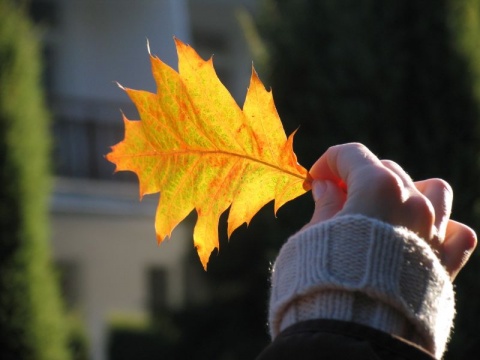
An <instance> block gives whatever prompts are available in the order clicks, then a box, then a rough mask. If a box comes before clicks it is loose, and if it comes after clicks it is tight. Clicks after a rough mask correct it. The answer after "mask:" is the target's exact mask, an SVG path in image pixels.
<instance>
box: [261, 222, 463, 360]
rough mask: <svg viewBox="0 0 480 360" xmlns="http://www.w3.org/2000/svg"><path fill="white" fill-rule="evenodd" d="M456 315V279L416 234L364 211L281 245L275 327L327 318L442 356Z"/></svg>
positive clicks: (272, 311) (276, 276)
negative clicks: (366, 327)
mask: <svg viewBox="0 0 480 360" xmlns="http://www.w3.org/2000/svg"><path fill="white" fill-rule="evenodd" d="M453 317H454V293H453V287H452V283H451V281H450V279H449V276H448V274H447V273H446V271H445V269H444V268H443V266H442V265H441V264H440V261H439V260H438V258H437V256H436V255H435V254H434V253H433V251H432V250H431V248H430V246H429V245H428V244H426V243H425V241H424V240H422V239H421V238H419V237H418V236H417V235H416V234H414V233H413V232H410V231H408V230H406V229H405V228H401V227H394V226H391V225H389V224H386V223H383V222H381V221H378V220H375V219H371V218H367V217H364V216H361V215H352V216H342V217H338V218H334V219H332V220H329V221H326V222H323V223H320V224H318V225H316V226H312V227H309V228H307V229H305V230H302V231H300V232H299V233H297V234H295V235H294V236H292V237H291V238H290V239H289V240H288V241H287V243H286V244H285V245H284V246H283V247H282V249H281V251H280V254H279V255H278V258H277V260H276V262H275V265H274V269H273V273H272V290H271V298H270V313H269V322H270V331H271V334H272V337H275V336H276V335H277V334H278V333H279V332H280V331H281V330H283V329H285V328H286V327H288V326H289V325H292V324H294V323H295V322H298V321H302V320H308V319H318V318H328V319H337V320H344V321H353V322H358V323H362V324H364V325H369V326H372V327H375V328H377V329H379V330H382V331H385V332H388V333H392V334H396V335H398V336H402V337H404V338H407V339H409V340H412V341H415V342H417V343H418V344H419V345H421V346H423V347H424V348H425V349H427V350H428V351H430V352H431V353H432V354H434V355H435V356H436V357H437V358H440V357H441V356H442V354H443V352H444V350H445V346H446V343H447V341H448V339H449V335H450V330H451V327H452V323H453Z"/></svg>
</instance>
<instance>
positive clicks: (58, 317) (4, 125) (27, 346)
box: [0, 0, 69, 360]
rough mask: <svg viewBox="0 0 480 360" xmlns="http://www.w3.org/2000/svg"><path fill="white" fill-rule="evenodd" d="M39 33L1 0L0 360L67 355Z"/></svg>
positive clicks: (62, 358)
mask: <svg viewBox="0 0 480 360" xmlns="http://www.w3.org/2000/svg"><path fill="white" fill-rule="evenodd" d="M35 38H36V35H35V32H34V30H33V28H32V26H31V25H30V23H29V22H28V20H27V17H26V16H25V15H24V13H23V11H21V10H20V9H18V8H17V7H16V6H15V5H13V2H10V1H6V0H3V1H0V358H1V359H2V360H22V359H34V360H55V359H58V360H65V359H69V353H68V350H67V331H65V330H66V327H65V324H64V322H63V321H64V320H63V318H62V305H61V301H60V297H59V292H58V288H57V284H56V279H55V277H54V275H53V270H52V267H51V264H50V253H49V247H48V236H49V234H48V197H49V189H50V183H49V171H48V169H49V164H48V159H49V150H50V134H49V115H48V113H47V111H46V108H45V104H44V99H43V94H42V90H41V87H40V63H39V46H38V43H37V41H36V39H35Z"/></svg>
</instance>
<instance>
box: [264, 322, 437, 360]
mask: <svg viewBox="0 0 480 360" xmlns="http://www.w3.org/2000/svg"><path fill="white" fill-rule="evenodd" d="M314 359H315V360H343V359H348V360H387V359H388V360H435V358H434V357H433V356H432V355H431V354H429V353H428V352H426V351H425V350H423V349H422V348H420V347H419V346H417V345H415V344H414V343H411V342H408V341H406V340H404V339H401V338H399V337H396V336H393V335H391V334H388V333H385V332H382V331H379V330H376V329H374V328H371V327H368V326H364V325H360V324H357V323H352V322H347V321H338V320H324V319H320V320H307V321H302V322H299V323H296V324H294V325H292V326H290V327H288V328H286V329H285V330H283V331H282V332H281V333H280V334H279V335H278V336H277V337H276V338H275V340H274V341H273V342H272V343H271V344H270V345H269V346H267V347H266V348H265V349H264V350H263V351H262V353H261V354H260V355H259V356H258V357H257V358H256V360H314Z"/></svg>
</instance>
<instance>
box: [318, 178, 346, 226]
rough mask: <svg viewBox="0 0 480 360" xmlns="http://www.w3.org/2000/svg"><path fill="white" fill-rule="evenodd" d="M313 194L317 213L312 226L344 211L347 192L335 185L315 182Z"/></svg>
mask: <svg viewBox="0 0 480 360" xmlns="http://www.w3.org/2000/svg"><path fill="white" fill-rule="evenodd" d="M312 194H313V199H314V200H315V211H314V213H313V216H312V220H310V224H311V225H313V224H315V223H318V222H321V221H325V220H328V219H330V218H332V217H333V216H335V215H336V214H337V213H338V212H339V211H340V210H342V208H343V205H344V204H345V199H346V195H345V192H344V191H343V190H342V189H341V188H340V187H339V186H338V185H336V184H335V183H333V182H332V181H328V180H314V181H313V183H312Z"/></svg>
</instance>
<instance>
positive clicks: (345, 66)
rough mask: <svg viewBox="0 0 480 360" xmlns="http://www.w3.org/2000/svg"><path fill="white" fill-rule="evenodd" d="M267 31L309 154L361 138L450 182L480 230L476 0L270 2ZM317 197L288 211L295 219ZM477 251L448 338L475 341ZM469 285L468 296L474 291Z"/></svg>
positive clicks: (416, 172)
mask: <svg viewBox="0 0 480 360" xmlns="http://www.w3.org/2000/svg"><path fill="white" fill-rule="evenodd" d="M262 5H263V11H262V17H261V19H260V22H259V29H260V33H261V35H262V37H263V39H264V41H265V43H266V47H267V52H268V54H269V58H268V59H269V62H268V66H267V67H265V71H266V72H267V73H268V74H269V77H270V85H271V86H272V88H273V91H274V98H275V102H276V104H277V107H278V110H279V113H280V116H281V118H282V120H283V122H284V124H285V126H286V130H287V132H291V131H293V130H294V129H296V128H297V127H300V129H299V131H298V133H297V135H296V149H295V150H296V152H297V154H298V157H299V159H300V162H301V163H302V164H304V165H307V166H308V165H309V164H313V162H314V161H315V160H316V159H317V158H318V156H319V155H320V154H321V153H322V152H323V151H324V150H325V149H326V148H327V147H328V146H330V145H334V144H337V143H343V142H349V141H359V142H362V143H364V144H366V145H367V146H368V147H370V148H371V149H372V150H373V151H374V152H375V153H377V154H378V155H379V156H380V157H381V158H390V159H393V160H395V161H397V162H399V163H400V164H402V166H405V168H406V169H407V171H409V172H410V175H411V176H412V177H413V178H414V179H422V178H429V177H442V178H444V179H446V180H447V181H448V182H449V183H450V184H451V185H452V187H453V188H454V191H455V201H454V212H453V218H455V219H456V220H460V221H463V222H466V223H468V224H469V225H471V226H472V227H474V228H475V227H476V228H477V229H478V225H479V224H480V221H479V212H478V211H477V210H476V207H478V203H479V198H480V186H479V184H478V179H479V178H480V166H479V161H478V159H479V154H480V151H479V150H480V142H479V123H478V122H479V119H480V112H479V109H480V106H479V105H480V47H479V46H478V44H479V43H480V3H479V2H478V1H476V0H426V1H417V0H405V1H397V0H367V1H357V0H320V1H318V0H300V1H293V0H264V1H263V3H262ZM310 213H311V206H308V205H307V204H306V203H305V206H304V207H303V208H302V207H300V208H299V209H296V210H295V211H292V212H291V222H290V223H291V224H290V225H291V226H292V228H295V227H298V226H300V225H301V224H302V222H303V221H305V219H306V218H308V216H309V214H310ZM479 266H480V264H479V259H478V256H475V258H474V259H473V261H471V263H470V264H469V265H468V266H467V267H466V269H465V270H464V272H463V273H462V274H461V275H460V277H459V278H458V280H457V287H456V289H457V294H458V317H457V324H456V327H455V334H454V337H453V340H452V344H451V346H450V349H451V351H450V354H455V355H457V356H455V355H451V356H452V358H458V355H459V354H460V353H461V352H462V349H463V346H464V345H465V344H466V343H468V342H469V340H471V338H472V336H474V334H475V336H476V338H477V339H478V335H476V334H478V333H479V325H478V321H477V319H478V318H479V316H480V303H479V302H480V300H479V299H480V289H479V288H478V279H477V276H478V275H477V274H478V269H479ZM467 291H468V295H467Z"/></svg>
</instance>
